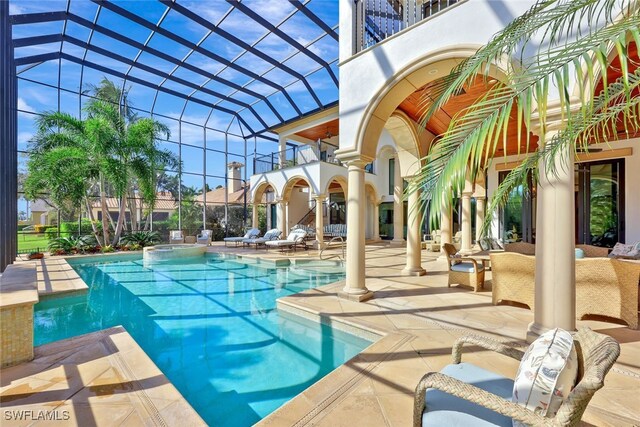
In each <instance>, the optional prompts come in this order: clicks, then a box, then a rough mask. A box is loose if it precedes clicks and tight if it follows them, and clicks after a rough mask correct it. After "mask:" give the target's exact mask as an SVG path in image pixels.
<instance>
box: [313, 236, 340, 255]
mask: <svg viewBox="0 0 640 427" xmlns="http://www.w3.org/2000/svg"><path fill="white" fill-rule="evenodd" d="M334 240H335V241H339V242H340V249H342V258H340V255H333V256H329V257H327V258H324V257H323V256H322V255H323V254H324V250H325V249H328V248H329V246H331V243H333V241H334ZM344 247H345V244H344V238H343V237H342V236H336V237H334V238H332V239H331V240H329V243H327V244H326V245H324V247H323V248H322V249H320V255H319V257H320V259H322V260H324V259H331V258H338V259H341V260H342V261H344V260H345V259H346V258H345V249H344Z"/></svg>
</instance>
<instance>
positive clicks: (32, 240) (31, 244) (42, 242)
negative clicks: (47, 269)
mask: <svg viewBox="0 0 640 427" xmlns="http://www.w3.org/2000/svg"><path fill="white" fill-rule="evenodd" d="M48 243H49V240H48V239H47V238H46V237H45V235H44V233H43V234H35V233H33V232H27V233H23V232H21V231H19V232H18V253H28V252H31V251H35V250H40V251H46V250H47V244H48Z"/></svg>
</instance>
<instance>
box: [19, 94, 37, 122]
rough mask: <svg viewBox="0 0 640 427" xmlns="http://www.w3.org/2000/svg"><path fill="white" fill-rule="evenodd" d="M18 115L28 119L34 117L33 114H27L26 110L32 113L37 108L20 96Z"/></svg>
mask: <svg viewBox="0 0 640 427" xmlns="http://www.w3.org/2000/svg"><path fill="white" fill-rule="evenodd" d="M18 110H20V111H18V115H19V116H20V117H25V118H28V119H32V118H33V116H32V115H31V114H27V113H26V112H30V113H35V112H36V110H35V109H34V108H33V107H32V106H30V105H29V104H27V101H25V100H24V99H23V98H20V97H18Z"/></svg>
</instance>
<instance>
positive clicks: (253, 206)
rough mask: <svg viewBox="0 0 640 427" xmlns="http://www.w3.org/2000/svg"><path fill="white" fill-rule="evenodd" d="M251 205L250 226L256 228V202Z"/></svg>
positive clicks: (257, 223) (257, 222) (257, 224)
mask: <svg viewBox="0 0 640 427" xmlns="http://www.w3.org/2000/svg"><path fill="white" fill-rule="evenodd" d="M251 206H252V212H251V214H252V215H251V226H252V227H253V228H258V226H259V224H260V222H259V221H258V204H257V203H254V204H253V205H251Z"/></svg>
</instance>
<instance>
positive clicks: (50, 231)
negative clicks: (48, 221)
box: [44, 227, 58, 240]
mask: <svg viewBox="0 0 640 427" xmlns="http://www.w3.org/2000/svg"><path fill="white" fill-rule="evenodd" d="M44 235H45V237H46V238H47V239H48V240H52V239H55V238H56V237H58V227H51V228H47V231H45V232H44Z"/></svg>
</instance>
